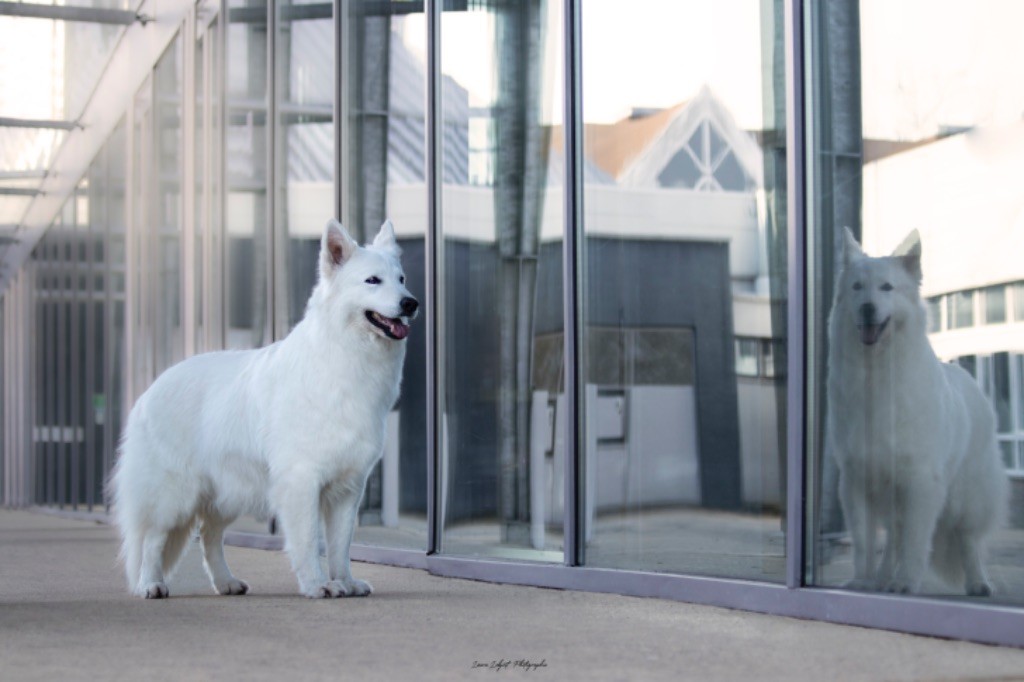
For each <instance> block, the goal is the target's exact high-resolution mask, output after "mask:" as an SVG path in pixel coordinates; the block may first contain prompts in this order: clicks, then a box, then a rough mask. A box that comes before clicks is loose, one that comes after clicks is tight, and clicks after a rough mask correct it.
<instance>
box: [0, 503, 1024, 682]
mask: <svg viewBox="0 0 1024 682" xmlns="http://www.w3.org/2000/svg"><path fill="white" fill-rule="evenodd" d="M227 553H228V560H229V562H231V564H232V566H233V567H234V569H235V572H236V573H237V574H238V575H239V576H240V577H243V578H245V579H246V580H248V581H249V582H250V584H251V585H252V586H253V593H252V594H250V595H248V596H245V597H217V596H212V595H211V594H210V591H209V588H208V586H207V584H206V582H205V578H204V577H203V576H202V575H201V571H200V570H199V564H198V557H197V554H196V553H195V552H190V554H189V556H187V557H186V560H185V562H184V564H183V566H182V568H181V570H180V571H179V573H178V575H177V576H176V578H175V579H174V580H172V581H171V592H172V595H173V596H172V598H171V599H169V600H165V601H145V600H141V599H136V598H132V597H129V596H128V594H127V593H126V591H125V589H124V581H123V579H122V577H121V573H120V571H119V569H118V568H117V567H116V566H115V563H114V556H115V554H116V541H115V538H114V533H113V531H112V530H111V529H110V528H108V527H106V526H102V525H98V524H95V523H88V522H82V521H72V520H66V519H60V518H54V517H51V516H44V515H39V514H30V513H27V512H12V511H0V680H4V681H5V682H6V681H8V680H37V679H38V680H55V679H68V680H77V679H89V680H100V679H102V680H108V679H124V680H162V679H166V680H193V679H196V680H205V679H210V680H212V679H216V680H235V679H244V680H259V679H281V680H289V681H291V680H307V679H310V680H318V679H324V680H347V679H356V678H357V677H358V678H362V679H370V680H389V681H390V680H435V679H436V680H481V679H491V675H495V674H500V675H501V676H502V677H501V678H499V679H507V678H518V677H520V676H522V675H528V676H530V677H531V678H533V679H550V680H556V679H557V680H559V681H561V680H759V681H761V680H833V679H836V680H949V679H961V680H962V679H973V680H1009V679H1022V680H1024V651H1020V650H1014V649H1007V648H997V647H987V646H982V645H976V644H969V643H964V642H951V641H944V640H937V639H930V638H924V637H914V636H910V635H900V634H893V633H888V632H881V631H876V630H868V629H864V628H854V627H845V626H839V625H830V624H824V623H817V622H810V621H799V620H793V619H787V618H779V617H773V616H764V615H759V614H749V613H742V612H736V611H728V610H725V609H717V608H711V607H703V606H691V605H687V604H681V603H678V602H672V601H662V600H657V599H638V598H633V597H620V596H615V595H602V594H588V593H582V592H562V591H556V590H544V589H538V588H531V587H516V586H506V585H491V584H485V583H477V582H470V581H463V580H455V579H450V578H439V577H436V576H432V575H430V574H428V573H426V572H424V571H418V570H409V569H398V568H391V567H385V566H374V565H366V564H360V565H357V566H356V574H357V575H358V576H360V577H363V578H366V579H369V580H370V581H371V582H373V583H374V585H375V587H376V590H377V592H376V594H374V595H373V596H372V597H369V598H367V599H347V600H335V601H310V600H306V599H303V598H301V597H298V596H297V595H296V591H295V584H294V580H293V579H292V576H291V574H290V572H289V570H288V567H287V561H286V559H285V557H284V556H283V555H282V554H280V553H279V552H268V551H263V550H254V549H240V548H235V547H229V548H228V550H227ZM516 660H528V661H530V662H532V663H534V664H540V663H543V664H544V666H545V667H540V668H536V669H534V670H532V671H530V670H528V669H526V668H522V667H520V668H516V667H513V666H509V667H506V668H503V669H501V670H500V671H499V670H496V669H494V668H491V667H486V666H490V665H491V663H492V661H516ZM477 665H480V666H482V667H474V666H477Z"/></svg>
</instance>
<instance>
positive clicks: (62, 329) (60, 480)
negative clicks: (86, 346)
mask: <svg viewBox="0 0 1024 682" xmlns="http://www.w3.org/2000/svg"><path fill="white" fill-rule="evenodd" d="M72 196H74V195H73V194H72ZM63 222H64V221H63V220H61V225H60V227H61V231H63V228H64V224H63ZM63 237H64V235H60V238H59V239H58V242H57V259H56V262H55V265H57V267H56V270H57V272H58V275H57V286H56V287H55V289H54V292H55V293H57V292H59V291H60V290H61V288H62V287H63V286H64V285H65V284H66V283H67V274H66V273H67V266H68V264H67V262H66V261H65V260H62V256H63V253H64V246H65V243H64V238H63ZM53 306H54V309H55V310H56V312H55V316H54V320H55V324H54V335H55V347H56V349H55V351H54V353H55V358H56V360H57V362H56V364H55V367H56V368H57V371H56V372H55V373H54V375H53V394H54V411H53V424H52V425H51V427H50V439H51V441H52V442H53V452H54V469H53V471H51V472H50V479H51V481H53V479H54V478H56V481H54V488H53V496H52V497H51V499H50V501H51V502H56V503H57V504H58V505H59V506H62V507H63V506H64V485H65V483H66V481H67V469H66V467H65V466H64V450H65V448H64V442H63V441H64V423H65V421H66V420H67V397H68V391H67V390H65V385H66V384H65V382H66V381H67V378H68V377H67V373H66V369H67V357H68V350H67V329H68V310H67V303H66V302H65V300H64V296H59V295H58V296H55V298H54V301H53Z"/></svg>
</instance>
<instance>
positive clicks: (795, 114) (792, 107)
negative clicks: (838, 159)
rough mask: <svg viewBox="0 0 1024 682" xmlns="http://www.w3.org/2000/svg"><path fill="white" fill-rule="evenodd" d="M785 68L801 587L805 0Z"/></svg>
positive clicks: (789, 537)
mask: <svg viewBox="0 0 1024 682" xmlns="http://www.w3.org/2000/svg"><path fill="white" fill-rule="evenodd" d="M783 23H784V24H785V26H784V29H783V30H784V33H785V39H784V43H785V70H786V76H785V77H786V191H787V193H788V194H789V196H788V197H787V204H786V206H787V211H786V220H787V233H788V239H787V244H788V249H789V253H788V261H789V287H788V296H787V298H788V301H787V304H788V320H787V329H786V336H787V344H788V367H787V368H786V371H787V373H788V379H787V382H788V384H787V391H786V415H787V422H786V459H787V466H786V472H787V476H786V512H785V513H786V586H787V587H790V588H797V587H801V586H802V585H803V584H804V583H803V576H804V566H805V543H804V537H805V533H804V521H805V517H804V512H805V509H806V507H805V504H804V500H805V490H806V487H805V480H806V479H805V472H806V466H807V458H806V456H805V454H806V448H805V436H806V428H805V423H806V422H805V417H806V414H807V410H806V408H807V402H806V397H807V383H806V379H805V374H804V369H805V353H806V349H805V338H806V324H805V322H806V319H807V305H806V296H807V284H806V282H807V279H806V276H805V270H806V262H807V261H806V254H807V249H806V226H807V220H806V215H807V214H806V210H807V206H806V201H805V197H804V193H805V187H806V184H805V183H806V181H807V174H806V171H805V169H806V151H805V136H804V120H805V116H804V69H803V64H804V21H803V0H787V2H786V6H785V9H784V21H783Z"/></svg>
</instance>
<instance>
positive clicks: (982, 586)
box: [967, 581, 992, 597]
mask: <svg viewBox="0 0 1024 682" xmlns="http://www.w3.org/2000/svg"><path fill="white" fill-rule="evenodd" d="M967 596H968V597H991V596H992V586H991V585H989V584H988V583H987V582H985V581H981V582H979V583H975V584H973V585H967Z"/></svg>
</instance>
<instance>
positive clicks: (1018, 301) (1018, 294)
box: [1013, 282, 1024, 322]
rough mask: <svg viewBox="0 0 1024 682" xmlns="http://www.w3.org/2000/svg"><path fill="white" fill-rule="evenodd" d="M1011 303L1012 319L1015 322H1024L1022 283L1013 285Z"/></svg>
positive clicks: (1023, 286)
mask: <svg viewBox="0 0 1024 682" xmlns="http://www.w3.org/2000/svg"><path fill="white" fill-rule="evenodd" d="M1013 301H1014V312H1013V319H1014V320H1015V321H1016V322H1024V282H1017V283H1016V284H1014V285H1013Z"/></svg>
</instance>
